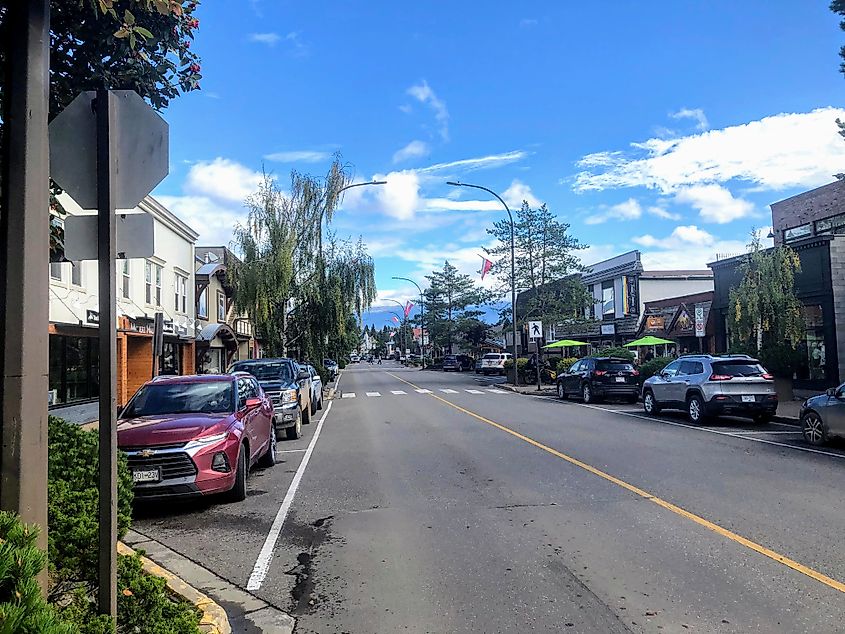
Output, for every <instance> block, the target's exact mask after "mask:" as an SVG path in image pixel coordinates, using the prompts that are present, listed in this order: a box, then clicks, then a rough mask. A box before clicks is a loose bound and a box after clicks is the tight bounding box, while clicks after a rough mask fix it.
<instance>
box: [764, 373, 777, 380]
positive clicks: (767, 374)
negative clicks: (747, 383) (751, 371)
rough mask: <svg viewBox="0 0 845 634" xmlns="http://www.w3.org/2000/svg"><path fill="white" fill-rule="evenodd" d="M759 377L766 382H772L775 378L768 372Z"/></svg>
mask: <svg viewBox="0 0 845 634" xmlns="http://www.w3.org/2000/svg"><path fill="white" fill-rule="evenodd" d="M761 376H762V377H763V378H764V379H766V380H767V381H773V380H774V378H775V376H774V375H773V374H769V373H768V372H766V374H762V375H761Z"/></svg>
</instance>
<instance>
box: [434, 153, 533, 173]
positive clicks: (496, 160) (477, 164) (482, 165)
mask: <svg viewBox="0 0 845 634" xmlns="http://www.w3.org/2000/svg"><path fill="white" fill-rule="evenodd" d="M527 156H528V152H525V151H524V150H514V151H512V152H504V153H502V154H488V155H487V156H478V157H474V158H468V159H460V160H458V161H450V162H448V163H435V164H434V165H429V166H428V167H423V168H421V169H420V170H418V171H420V172H423V173H429V172H444V171H448V170H451V171H463V172H471V171H474V170H478V169H487V168H492V167H501V166H502V165H507V164H509V163H515V162H516V161H521V160H522V159H524V158H525V157H527Z"/></svg>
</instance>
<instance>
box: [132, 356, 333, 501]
mask: <svg viewBox="0 0 845 634" xmlns="http://www.w3.org/2000/svg"><path fill="white" fill-rule="evenodd" d="M322 408H323V383H322V379H321V377H320V375H319V373H318V372H317V370H316V369H315V368H314V367H313V366H311V365H307V364H305V365H300V364H299V363H297V362H296V361H294V360H293V359H286V358H280V359H251V360H245V361H238V362H236V363H234V364H233V365H232V367H231V368H230V371H229V374H218V375H195V376H167V377H156V378H155V379H153V380H152V381H148V382H147V383H145V384H144V385H143V386H142V387H141V388H140V389H139V390H138V391H137V392H136V393H135V395H134V396H133V397H132V399H131V400H130V401H129V403H127V405H126V407H124V408H123V410H122V411H121V412H120V414H119V416H118V425H117V434H118V446H119V447H120V449H121V450H123V451H124V452H125V453H126V455H127V457H128V461H129V468H130V470H131V472H132V479H133V482H134V484H135V496H136V497H137V498H139V499H158V498H166V497H187V496H194V495H211V494H216V493H226V494H227V496H228V497H229V499H231V500H233V501H238V500H243V499H244V498H245V497H246V479H247V476H248V474H249V471H250V469H251V468H252V467H253V466H255V465H260V466H264V467H272V466H273V465H274V464H275V462H276V441H277V440H281V439H282V438H288V439H296V438H299V437H300V436H301V435H302V425H303V424H305V425H307V424H308V423H310V422H311V417H312V416H313V415H314V414H315V413H316V412H317V410H320V409H322Z"/></svg>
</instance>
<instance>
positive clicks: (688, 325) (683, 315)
mask: <svg viewBox="0 0 845 634" xmlns="http://www.w3.org/2000/svg"><path fill="white" fill-rule="evenodd" d="M693 327H694V323H693V321H692V318H691V317H690V316H689V311H688V310H687V307H686V306H683V307H682V308H681V311H680V313H679V314H678V320H677V321H676V322H675V330H677V331H679V332H689V331H691V330H692V329H693Z"/></svg>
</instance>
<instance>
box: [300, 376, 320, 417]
mask: <svg viewBox="0 0 845 634" xmlns="http://www.w3.org/2000/svg"><path fill="white" fill-rule="evenodd" d="M302 367H303V368H305V369H306V370H308V372H309V373H310V374H311V414H312V415H313V414H316V413H317V410H318V409H323V378H322V377H321V376H320V373H319V372H317V370H316V369H315V368H314V366H313V365H304V366H302Z"/></svg>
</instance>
